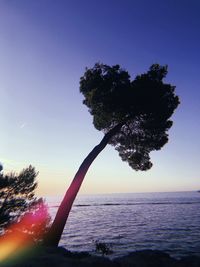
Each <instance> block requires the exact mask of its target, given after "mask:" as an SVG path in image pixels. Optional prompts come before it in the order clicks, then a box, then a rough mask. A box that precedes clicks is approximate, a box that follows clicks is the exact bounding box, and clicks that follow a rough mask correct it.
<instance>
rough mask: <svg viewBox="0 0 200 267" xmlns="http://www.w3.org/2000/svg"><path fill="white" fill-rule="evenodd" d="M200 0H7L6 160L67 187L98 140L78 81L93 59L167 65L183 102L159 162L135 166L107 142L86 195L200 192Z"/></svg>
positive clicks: (48, 185) (1, 42) (1, 84)
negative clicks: (148, 167)
mask: <svg viewBox="0 0 200 267" xmlns="http://www.w3.org/2000/svg"><path fill="white" fill-rule="evenodd" d="M199 12H200V2H199V1H197V0H196V1H195V0H190V1H189V0H188V1H186V0H183V1H181V0H175V1H170V0H168V1H159V0H154V1H153V0H152V1H149V0H142V1H141V0H140V1H139V0H138V1H136V0H132V1H129V0H124V1H120V0H115V1H114V0H107V1H106V0H102V1H92V0H91V1H90V0H85V1H81V0H76V1H68V0H65V1H61V0H57V1H51V0H29V1H25V0H9V1H7V0H1V1H0V92H1V105H0V112H1V138H0V148H1V150H0V161H1V162H2V163H3V165H4V171H5V172H7V171H11V170H13V171H20V170H21V169H22V168H24V167H26V166H28V165H29V164H32V165H33V166H35V167H36V169H37V170H38V171H39V176H38V181H39V186H38V193H39V194H41V195H49V194H62V193H63V192H64V191H65V189H66V188H67V186H68V185H69V183H70V181H71V179H72V178H73V175H74V174H75V172H76V170H77V168H78V167H79V165H80V163H81V162H82V160H83V159H84V157H85V156H86V155H87V154H88V153H89V152H90V150H91V149H92V148H93V146H95V145H96V144H97V143H98V142H99V141H100V140H101V138H102V133H100V132H98V131H97V130H96V129H94V127H93V125H92V117H91V116H90V114H89V113H88V111H87V108H86V107H85V106H84V105H83V104H82V99H83V97H82V95H81V94H80V93H79V79H80V76H82V74H83V73H84V69H85V67H86V66H87V67H92V66H93V65H94V63H95V62H97V61H100V62H103V63H105V64H111V65H112V64H120V65H121V66H122V67H123V68H126V69H127V70H128V71H129V73H130V74H131V76H132V78H134V77H135V75H137V74H139V73H142V72H145V71H147V70H148V68H149V66H150V65H151V64H153V63H159V64H168V66H169V74H168V76H167V79H166V80H167V82H170V83H172V84H174V85H176V93H177V94H178V95H179V97H180V100H181V105H180V106H179V108H178V109H177V111H176V113H175V115H174V116H173V120H174V125H173V127H172V129H171V130H170V131H169V136H170V141H169V143H168V144H167V145H166V146H165V147H164V148H163V149H162V150H161V151H159V152H155V153H152V154H151V155H152V160H153V163H154V166H153V168H152V169H151V170H149V171H147V172H135V171H133V170H132V169H131V168H130V167H129V166H128V165H127V164H126V163H124V162H121V160H120V158H119V157H118V154H117V152H116V151H115V150H114V149H113V148H112V147H107V148H106V149H105V150H104V151H103V152H102V153H101V155H99V157H98V158H97V159H96V161H95V162H94V163H93V165H92V167H91V169H90V171H89V173H88V175H87V177H86V179H85V182H84V184H83V187H82V189H81V192H82V193H107V192H146V191H182V190H197V189H200V179H199V178H200V177H199V170H198V167H199V166H200V152H199V147H200V141H199V133H200V118H199V114H200V105H199V102H200V93H199V84H200V73H199V66H198V65H199V62H200V53H199V47H200V35H199V29H200V17H199Z"/></svg>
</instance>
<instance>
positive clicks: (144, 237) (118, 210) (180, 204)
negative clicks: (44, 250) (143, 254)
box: [47, 192, 200, 257]
mask: <svg viewBox="0 0 200 267" xmlns="http://www.w3.org/2000/svg"><path fill="white" fill-rule="evenodd" d="M47 202H48V203H49V206H50V212H51V214H52V216H54V215H55V212H56V211H57V208H58V204H59V200H58V198H47ZM95 241H100V242H106V243H109V244H110V245H111V246H112V250H113V251H114V254H113V255H112V256H113V257H115V256H122V255H125V254H127V253H128V252H130V251H135V250H142V249H160V250H163V251H166V252H168V253H169V254H170V255H172V256H175V257H181V256H186V255H200V193H197V192H178V193H141V194H140V193H134V194H110V195H87V196H86V195H82V196H79V197H78V198H77V200H76V201H75V203H74V206H73V209H72V211H71V214H70V216H69V219H68V222H67V224H66V227H65V230H64V233H63V236H62V240H61V242H60V245H62V246H64V247H65V248H66V249H69V250H71V251H89V252H92V253H94V250H95Z"/></svg>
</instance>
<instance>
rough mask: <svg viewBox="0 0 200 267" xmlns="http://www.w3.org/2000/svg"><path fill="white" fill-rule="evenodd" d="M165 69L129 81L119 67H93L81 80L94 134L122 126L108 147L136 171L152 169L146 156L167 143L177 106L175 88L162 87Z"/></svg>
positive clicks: (148, 157) (165, 85) (149, 72)
mask: <svg viewBox="0 0 200 267" xmlns="http://www.w3.org/2000/svg"><path fill="white" fill-rule="evenodd" d="M166 75H167V66H160V65H158V64H154V65H152V66H151V67H150V68H149V70H148V71H147V72H146V73H144V74H141V75H138V76H136V77H135V79H134V80H132V81H131V79H130V75H129V73H128V72H127V71H126V70H124V69H121V68H120V66H119V65H115V66H112V67H110V66H108V65H104V64H99V63H97V64H95V65H94V67H93V68H91V69H86V71H85V74H84V76H83V77H81V79H80V91H81V93H82V94H83V95H84V100H83V103H84V104H85V105H86V106H87V107H88V108H89V112H90V113H91V114H92V115H93V123H94V126H95V128H96V129H97V130H102V131H103V132H104V133H108V132H109V131H110V130H111V129H113V128H114V127H115V126H116V125H118V124H122V127H121V128H120V129H119V131H118V132H117V133H116V134H115V135H114V136H113V137H112V138H111V139H110V141H109V143H110V144H111V145H113V146H114V147H115V149H116V150H117V151H118V152H119V155H120V157H121V158H122V160H123V161H126V162H128V164H129V165H130V166H131V167H132V168H133V169H135V170H147V169H150V168H151V167H152V163H151V161H150V156H149V153H150V152H151V151H154V150H159V149H161V148H162V147H163V146H164V145H165V144H166V143H167V141H168V134H167V131H168V130H169V128H170V127H171V126H172V121H171V120H170V117H171V116H172V114H173V112H174V110H175V109H176V108H177V106H178V104H179V99H178V96H176V95H175V93H174V90H175V86H172V85H170V84H168V83H164V82H163V79H164V78H165V76H166Z"/></svg>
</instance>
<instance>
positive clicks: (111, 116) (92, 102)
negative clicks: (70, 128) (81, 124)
mask: <svg viewBox="0 0 200 267" xmlns="http://www.w3.org/2000/svg"><path fill="white" fill-rule="evenodd" d="M166 75H167V66H160V65H158V64H154V65H152V66H151V67H150V68H149V70H148V71H147V72H146V73H144V74H141V75H138V76H136V77H135V79H134V80H131V78H130V75H129V73H128V72H127V71H126V70H124V69H122V68H120V66H119V65H115V66H108V65H104V64H99V63H97V64H95V65H94V67H93V68H91V69H86V71H85V73H84V75H83V77H81V79H80V92H81V93H82V94H83V96H84V100H83V103H84V104H85V105H86V106H87V107H88V109H89V112H90V113H91V115H92V116H93V124H94V127H95V128H96V129H97V130H99V131H102V132H103V133H104V136H103V139H102V140H101V142H100V143H99V144H98V145H97V146H95V147H94V148H93V150H92V151H91V152H90V153H89V154H88V156H87V157H86V158H85V159H84V161H83V163H82V164H81V165H80V168H79V169H78V171H77V173H76V175H75V177H74V179H73V181H72V183H71V185H70V186H69V188H68V190H67V192H66V194H65V196H64V198H63V200H62V202H61V205H60V207H59V209H58V211H57V214H56V217H55V219H54V221H53V223H52V226H51V228H50V231H49V232H48V235H47V236H46V238H45V243H46V244H47V245H51V246H57V245H58V243H59V240H60V238H61V235H62V232H63V229H64V226H65V223H66V221H67V218H68V215H69V212H70V209H71V207H72V204H73V202H74V200H75V198H76V195H77V193H78V191H79V188H80V186H81V184H82V182H83V179H84V177H85V175H86V173H87V170H88V168H89V167H90V165H91V163H92V162H93V161H94V159H95V158H96V157H97V156H98V154H99V153H100V152H101V151H102V150H103V149H104V148H105V147H106V145H107V144H110V145H112V146H114V147H115V149H116V150H117V151H118V153H119V156H120V157H121V159H122V160H123V161H126V162H128V164H129V165H130V166H131V168H133V169H135V170H142V171H145V170H148V169H150V168H151V167H152V163H151V161H150V155H149V154H150V152H151V151H154V150H159V149H161V148H162V147H163V146H164V145H165V144H166V143H167V141H168V133H167V131H168V130H169V128H170V127H171V126H172V121H171V120H170V117H171V116H172V114H173V112H174V110H175V109H176V108H177V106H178V104H179V98H178V96H176V95H175V93H174V90H175V86H172V85H171V84H168V83H164V82H163V79H164V78H165V76H166Z"/></svg>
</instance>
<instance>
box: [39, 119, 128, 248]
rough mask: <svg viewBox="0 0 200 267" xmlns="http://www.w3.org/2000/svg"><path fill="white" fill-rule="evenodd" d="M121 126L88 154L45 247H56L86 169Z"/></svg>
mask: <svg viewBox="0 0 200 267" xmlns="http://www.w3.org/2000/svg"><path fill="white" fill-rule="evenodd" d="M122 125H123V124H122V123H121V124H118V125H116V126H115V127H114V128H113V129H111V130H110V131H109V132H108V133H107V134H105V136H104V137H103V139H102V140H101V142H100V143H99V144H98V145H97V146H95V147H94V148H93V150H92V151H91V152H90V153H89V154H88V156H87V157H86V158H85V159H84V161H83V163H82V164H81V166H80V167H79V169H78V171H77V173H76V175H75V177H74V179H73V181H72V183H71V184H70V186H69V188H68V190H67V192H66V194H65V196H64V198H63V200H62V202H61V204H60V206H59V208H58V211H57V213H56V216H55V219H54V221H53V223H52V225H51V227H50V229H49V231H48V233H47V235H46V237H45V238H44V244H45V245H48V246H54V247H57V246H58V243H59V241H60V238H61V235H62V233H63V229H64V227H65V224H66V221H67V218H68V216H69V212H70V210H71V207H72V204H73V202H74V200H75V198H76V195H77V193H78V191H79V189H80V187H81V184H82V182H83V179H84V177H85V175H86V173H87V170H88V168H89V167H90V165H91V164H92V162H93V161H94V160H95V158H96V157H97V156H98V155H99V153H100V152H101V151H102V150H103V149H104V148H105V147H106V145H107V144H108V142H109V140H110V139H111V138H112V136H114V135H115V134H116V133H117V132H118V131H119V130H120V129H121V127H122Z"/></svg>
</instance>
